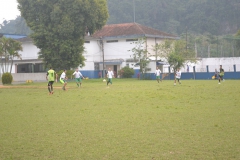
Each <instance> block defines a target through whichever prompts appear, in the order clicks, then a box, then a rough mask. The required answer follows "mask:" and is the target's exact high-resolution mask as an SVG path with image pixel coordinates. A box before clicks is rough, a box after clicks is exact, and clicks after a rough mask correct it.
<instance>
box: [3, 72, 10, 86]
mask: <svg viewBox="0 0 240 160" xmlns="http://www.w3.org/2000/svg"><path fill="white" fill-rule="evenodd" d="M12 81H13V77H12V75H11V73H8V72H7V73H3V75H2V84H12Z"/></svg>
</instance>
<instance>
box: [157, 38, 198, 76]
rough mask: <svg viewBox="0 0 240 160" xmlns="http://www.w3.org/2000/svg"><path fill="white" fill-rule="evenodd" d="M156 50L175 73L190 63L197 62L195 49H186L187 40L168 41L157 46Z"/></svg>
mask: <svg viewBox="0 0 240 160" xmlns="http://www.w3.org/2000/svg"><path fill="white" fill-rule="evenodd" d="M154 50H157V51H158V56H160V57H164V59H165V60H166V61H167V62H168V64H169V65H170V67H171V68H173V70H174V72H176V70H177V69H178V68H181V67H183V66H184V64H186V63H188V62H196V57H195V53H194V49H192V48H186V41H185V40H174V41H169V40H166V41H164V42H163V43H161V44H157V45H156V46H155V47H154Z"/></svg>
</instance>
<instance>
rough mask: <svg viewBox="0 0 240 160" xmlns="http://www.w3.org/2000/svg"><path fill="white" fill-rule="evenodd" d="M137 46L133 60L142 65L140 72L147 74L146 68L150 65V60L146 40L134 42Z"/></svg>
mask: <svg viewBox="0 0 240 160" xmlns="http://www.w3.org/2000/svg"><path fill="white" fill-rule="evenodd" d="M134 44H135V45H136V46H135V47H134V48H133V49H132V52H133V58H134V60H135V61H138V63H139V65H140V72H141V73H145V72H146V66H147V64H148V63H149V59H148V56H147V53H148V51H147V48H146V47H145V46H144V45H146V40H145V39H144V38H142V39H139V40H138V41H136V42H134Z"/></svg>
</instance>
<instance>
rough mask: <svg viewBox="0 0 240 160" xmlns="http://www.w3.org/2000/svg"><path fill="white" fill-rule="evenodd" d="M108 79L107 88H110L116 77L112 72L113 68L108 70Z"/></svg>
mask: <svg viewBox="0 0 240 160" xmlns="http://www.w3.org/2000/svg"><path fill="white" fill-rule="evenodd" d="M107 77H108V80H107V86H108V83H111V84H112V78H113V77H114V73H113V71H112V70H111V68H108V72H107Z"/></svg>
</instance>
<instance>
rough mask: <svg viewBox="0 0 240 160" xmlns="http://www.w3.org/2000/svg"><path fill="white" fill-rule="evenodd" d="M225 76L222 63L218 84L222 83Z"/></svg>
mask: <svg viewBox="0 0 240 160" xmlns="http://www.w3.org/2000/svg"><path fill="white" fill-rule="evenodd" d="M223 76H224V69H223V68H222V65H220V69H219V75H218V84H221V83H220V82H221V80H222V81H223V80H224V79H223Z"/></svg>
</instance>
